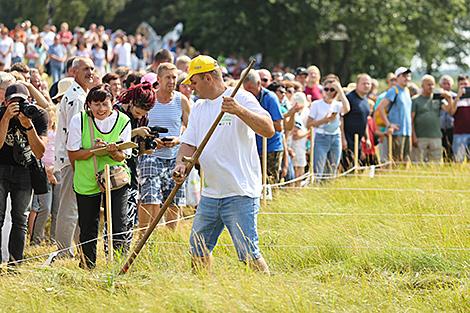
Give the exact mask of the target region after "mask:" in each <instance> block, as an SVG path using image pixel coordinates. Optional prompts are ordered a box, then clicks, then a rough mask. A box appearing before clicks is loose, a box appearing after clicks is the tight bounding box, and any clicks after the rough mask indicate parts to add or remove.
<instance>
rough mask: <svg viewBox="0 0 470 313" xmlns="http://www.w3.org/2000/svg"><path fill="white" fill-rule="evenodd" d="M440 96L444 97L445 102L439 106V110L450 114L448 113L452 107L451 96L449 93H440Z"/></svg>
mask: <svg viewBox="0 0 470 313" xmlns="http://www.w3.org/2000/svg"><path fill="white" fill-rule="evenodd" d="M442 96H443V97H444V99H445V100H446V101H445V103H444V104H442V105H441V109H442V110H444V111H445V112H447V113H450V111H451V110H452V107H453V102H454V101H453V100H452V96H451V94H450V93H449V92H447V91H445V92H442Z"/></svg>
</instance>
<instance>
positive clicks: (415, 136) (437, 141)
mask: <svg viewBox="0 0 470 313" xmlns="http://www.w3.org/2000/svg"><path fill="white" fill-rule="evenodd" d="M435 85H436V81H435V80H434V77H433V76H431V75H424V76H423V77H422V78H421V94H420V95H419V96H416V97H413V99H412V105H411V120H412V137H411V139H412V143H413V147H415V148H416V149H413V150H412V154H411V155H412V158H413V161H416V162H439V161H440V160H441V159H442V142H441V123H440V111H441V110H443V111H449V109H450V108H451V106H452V96H451V94H450V93H449V92H447V91H445V90H442V91H441V92H440V93H436V92H433V90H434V87H435Z"/></svg>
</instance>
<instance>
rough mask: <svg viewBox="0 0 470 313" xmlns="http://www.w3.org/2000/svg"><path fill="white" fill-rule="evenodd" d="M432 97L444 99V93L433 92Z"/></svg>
mask: <svg viewBox="0 0 470 313" xmlns="http://www.w3.org/2000/svg"><path fill="white" fill-rule="evenodd" d="M432 99H433V100H441V99H442V94H441V93H440V92H435V93H433V94H432Z"/></svg>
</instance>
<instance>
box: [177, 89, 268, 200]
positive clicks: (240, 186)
mask: <svg viewBox="0 0 470 313" xmlns="http://www.w3.org/2000/svg"><path fill="white" fill-rule="evenodd" d="M232 90H233V88H228V89H227V90H226V91H225V92H224V93H223V94H222V95H221V96H219V97H218V98H217V99H214V100H209V99H200V100H198V101H197V102H196V104H195V105H194V107H193V108H192V110H191V113H190V115H189V121H188V128H187V129H186V131H185V132H184V133H183V135H182V137H181V142H183V143H186V144H188V145H191V146H195V147H197V146H199V144H200V143H201V141H202V140H203V138H204V136H205V135H206V133H207V131H208V130H209V128H210V127H211V125H212V123H213V122H214V120H215V119H216V117H217V115H218V114H219V112H220V109H221V106H222V100H223V98H222V97H223V96H230V94H231V92H232ZM235 99H236V100H237V101H238V103H240V105H242V106H244V107H245V108H247V109H248V110H250V111H252V112H255V113H258V114H262V115H265V116H268V117H269V113H268V112H267V111H266V110H264V109H263V108H262V107H261V105H260V104H259V102H258V101H257V100H256V98H255V97H254V96H253V95H252V94H251V93H249V92H247V91H245V90H239V91H238V93H237V95H236V96H235ZM199 162H200V164H201V168H202V170H203V171H204V184H203V189H202V195H203V196H205V197H209V198H216V199H220V198H226V197H232V196H248V197H252V198H257V197H260V195H261V189H262V186H261V165H260V160H259V157H258V152H257V150H256V137H255V132H254V131H253V130H252V129H251V128H250V127H248V125H246V124H245V123H244V122H243V121H242V120H241V119H239V118H238V117H237V116H235V115H232V114H227V113H226V114H225V115H224V117H223V118H222V120H221V121H220V122H219V125H218V126H217V128H216V129H215V131H214V134H213V135H212V137H211V138H210V140H209V142H208V143H207V145H206V147H205V149H204V151H203V152H202V154H201V157H200V159H199Z"/></svg>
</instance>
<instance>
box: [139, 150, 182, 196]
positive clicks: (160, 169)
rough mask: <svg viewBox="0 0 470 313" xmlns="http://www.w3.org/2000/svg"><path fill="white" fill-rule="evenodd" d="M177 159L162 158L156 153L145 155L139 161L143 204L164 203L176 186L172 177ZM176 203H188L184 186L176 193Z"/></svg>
mask: <svg viewBox="0 0 470 313" xmlns="http://www.w3.org/2000/svg"><path fill="white" fill-rule="evenodd" d="M175 164H176V159H162V158H158V157H156V156H154V155H143V156H141V157H140V158H139V162H138V167H137V170H138V180H139V194H140V201H141V202H142V203H143V204H162V203H163V202H164V201H165V199H166V198H167V197H168V196H169V195H170V192H171V190H172V189H173V187H175V181H174V180H173V178H172V174H173V169H174V168H175ZM173 203H174V204H177V205H186V201H185V197H184V186H182V187H181V188H180V189H179V190H178V192H177V193H176V197H175V199H174V200H173Z"/></svg>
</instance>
